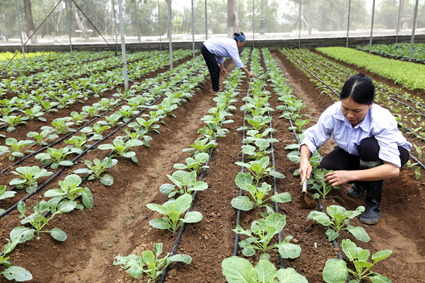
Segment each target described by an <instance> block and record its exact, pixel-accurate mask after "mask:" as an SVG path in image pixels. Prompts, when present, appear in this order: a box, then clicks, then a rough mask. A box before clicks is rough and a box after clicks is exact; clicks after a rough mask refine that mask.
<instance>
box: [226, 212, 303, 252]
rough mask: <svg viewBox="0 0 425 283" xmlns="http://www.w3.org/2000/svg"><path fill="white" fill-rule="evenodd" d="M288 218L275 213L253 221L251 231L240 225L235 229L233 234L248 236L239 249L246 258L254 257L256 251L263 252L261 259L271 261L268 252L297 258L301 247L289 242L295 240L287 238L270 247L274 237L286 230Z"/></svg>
mask: <svg viewBox="0 0 425 283" xmlns="http://www.w3.org/2000/svg"><path fill="white" fill-rule="evenodd" d="M285 225H286V216H285V215H281V214H280V213H273V214H270V215H269V216H267V217H266V218H265V219H260V220H256V221H253V222H252V224H251V230H244V229H243V228H242V227H241V226H240V225H238V226H237V227H236V229H233V232H235V233H237V234H242V235H246V236H248V238H247V239H246V240H243V241H240V242H239V247H241V248H243V250H242V253H243V254H244V255H245V256H253V255H254V254H255V251H256V250H259V251H262V252H263V255H262V256H261V259H267V260H268V259H269V258H270V255H269V254H267V251H269V250H272V249H277V250H278V252H279V254H280V255H281V256H282V258H292V259H293V258H297V257H299V256H300V254H301V247H300V246H299V245H295V244H291V243H289V241H290V240H291V239H292V238H293V237H292V236H287V237H286V238H285V239H284V240H283V241H281V242H278V243H277V244H274V245H270V241H271V240H272V238H273V236H274V235H276V234H278V233H280V231H282V230H283V228H285Z"/></svg>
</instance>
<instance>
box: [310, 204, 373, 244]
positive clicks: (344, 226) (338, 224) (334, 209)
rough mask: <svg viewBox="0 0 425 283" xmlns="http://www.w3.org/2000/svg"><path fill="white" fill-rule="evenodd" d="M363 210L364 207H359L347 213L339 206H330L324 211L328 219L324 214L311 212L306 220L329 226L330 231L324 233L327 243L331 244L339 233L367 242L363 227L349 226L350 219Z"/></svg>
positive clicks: (367, 238)
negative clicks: (343, 232) (346, 232)
mask: <svg viewBox="0 0 425 283" xmlns="http://www.w3.org/2000/svg"><path fill="white" fill-rule="evenodd" d="M364 210H365V208H364V206H359V207H358V208H357V209H356V210H354V211H347V210H346V209H345V208H344V207H342V206H339V205H331V206H328V208H327V209H326V211H327V213H328V214H329V216H330V218H329V216H328V215H326V213H323V212H320V211H311V212H310V214H309V215H308V216H307V220H309V219H314V220H316V221H317V222H318V223H320V224H322V225H323V226H330V227H331V229H328V230H327V231H326V235H327V236H328V241H329V242H331V241H333V240H335V239H336V238H338V237H339V232H340V231H344V230H346V231H348V232H350V233H351V234H352V235H353V236H354V237H355V238H356V239H357V240H359V241H362V242H369V241H370V238H369V235H368V234H367V232H366V230H365V229H364V228H363V227H355V226H352V225H349V224H350V219H353V218H354V217H356V216H358V215H360V214H361V213H362V212H363V211H364Z"/></svg>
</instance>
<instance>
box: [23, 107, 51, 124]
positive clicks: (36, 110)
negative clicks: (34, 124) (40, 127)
mask: <svg viewBox="0 0 425 283" xmlns="http://www.w3.org/2000/svg"><path fill="white" fill-rule="evenodd" d="M24 112H25V114H27V115H28V119H29V120H34V118H37V119H38V120H40V121H42V122H46V121H47V120H46V118H43V117H41V116H43V115H44V113H45V112H43V111H42V110H41V106H40V105H35V106H34V107H32V108H31V109H26V110H25V111H24Z"/></svg>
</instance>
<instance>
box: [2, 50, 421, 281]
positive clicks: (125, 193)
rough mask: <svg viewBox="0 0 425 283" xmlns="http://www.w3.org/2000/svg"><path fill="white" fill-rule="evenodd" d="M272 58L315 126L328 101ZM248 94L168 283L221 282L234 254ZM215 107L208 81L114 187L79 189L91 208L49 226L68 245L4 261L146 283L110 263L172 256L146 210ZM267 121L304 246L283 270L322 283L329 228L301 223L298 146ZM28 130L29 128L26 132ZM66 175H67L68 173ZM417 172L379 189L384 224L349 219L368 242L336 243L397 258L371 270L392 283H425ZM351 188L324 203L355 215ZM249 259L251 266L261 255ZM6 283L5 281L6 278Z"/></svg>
mask: <svg viewBox="0 0 425 283" xmlns="http://www.w3.org/2000/svg"><path fill="white" fill-rule="evenodd" d="M273 56H274V58H275V59H276V61H277V62H278V64H279V66H280V68H281V69H282V72H283V73H284V75H285V76H286V78H287V79H288V83H290V84H291V85H292V88H293V94H294V95H296V96H297V97H298V98H299V99H302V100H303V101H304V102H305V103H306V105H307V107H305V108H304V109H303V112H304V113H308V114H310V115H311V116H312V121H311V122H310V124H309V126H311V125H313V124H314V123H315V122H317V119H318V118H319V116H320V114H321V113H322V112H323V111H324V110H325V109H326V108H327V107H328V106H330V105H331V104H332V103H333V101H332V100H331V99H330V98H329V97H328V96H325V95H320V91H319V90H317V89H316V88H315V86H314V83H313V82H311V81H310V80H309V79H308V78H307V77H306V76H305V75H304V74H303V73H302V72H301V71H300V70H298V69H296V68H295V67H294V66H293V65H292V63H290V62H289V61H288V60H286V59H285V57H284V56H283V54H282V53H280V52H275V53H273ZM225 65H226V70H227V71H228V72H227V73H230V72H231V71H232V69H233V68H234V64H233V62H232V60H227V61H226V62H225ZM371 76H372V77H373V78H374V79H376V80H378V79H379V78H377V77H375V76H374V75H371ZM221 79H223V78H221ZM221 87H222V85H221ZM247 90H248V84H247V79H245V81H244V83H243V84H242V86H241V92H240V93H239V95H238V97H237V99H238V101H237V102H236V103H234V106H236V107H237V110H234V111H233V114H234V115H233V116H232V117H231V119H232V120H234V123H231V124H226V125H227V127H228V129H229V130H230V133H229V134H227V136H226V137H225V138H221V139H219V140H218V146H217V148H216V149H215V150H214V151H213V154H212V159H211V162H210V164H209V166H210V168H209V169H208V170H207V171H206V174H205V177H204V180H203V181H205V182H207V183H208V186H209V188H208V189H207V190H205V191H201V192H199V193H198V194H197V197H196V200H195V203H194V206H193V210H194V211H199V212H201V213H202V214H203V215H204V219H203V221H201V222H199V223H195V224H190V225H187V227H186V229H185V231H184V233H183V236H182V239H181V241H180V244H179V246H178V253H185V254H188V255H190V256H191V257H192V259H193V261H192V263H191V264H190V265H185V264H183V263H177V264H172V265H170V269H169V271H168V274H167V277H166V280H165V281H166V282H190V283H192V282H197V283H198V282H199V283H204V282H205V283H206V282H223V283H224V282H226V280H225V278H224V276H223V275H222V269H221V262H222V261H223V259H224V258H227V257H230V256H232V255H233V247H234V239H235V233H234V232H233V231H232V229H234V228H235V223H236V211H235V209H233V208H232V207H231V205H230V202H231V200H232V199H233V198H234V197H236V196H237V195H238V193H239V189H238V188H237V187H236V185H235V183H234V180H235V177H236V175H237V174H238V173H239V172H240V170H241V169H240V167H239V166H237V165H235V162H238V161H241V158H242V156H241V148H240V146H241V145H242V132H241V131H236V129H237V128H239V127H241V126H242V123H243V112H242V111H240V110H239V108H240V106H241V105H242V104H243V101H242V98H243V97H244V96H245V95H246V92H247ZM268 90H269V91H271V92H272V98H271V99H270V104H271V107H272V108H276V106H277V105H280V104H281V102H279V101H278V100H277V95H276V94H275V93H274V92H273V90H272V89H268ZM214 105H215V102H214V101H213V100H212V95H211V83H210V80H209V77H208V79H207V81H206V82H205V83H204V84H203V85H202V87H201V88H200V89H199V90H198V91H197V93H196V95H195V96H194V97H193V98H192V99H190V100H189V101H188V102H186V103H182V105H181V106H179V108H178V109H177V110H175V111H174V112H173V114H175V115H176V117H175V118H173V117H167V118H165V119H164V122H165V125H161V127H160V129H159V131H160V132H161V134H159V135H158V134H150V136H151V137H152V138H153V140H152V141H151V142H150V144H151V146H150V147H138V148H136V150H135V151H136V153H137V158H138V160H139V162H138V163H137V164H135V163H133V162H131V161H129V160H125V159H123V158H118V159H119V162H118V165H117V166H115V167H112V168H111V169H109V170H108V173H109V174H111V175H112V176H113V177H114V179H115V183H114V184H113V185H112V186H110V187H105V186H103V185H102V184H101V183H100V182H99V181H98V180H94V181H90V182H87V183H84V185H85V186H87V187H89V188H90V190H91V191H92V193H93V197H94V207H93V208H92V209H90V210H89V209H84V210H83V211H73V212H71V213H68V214H64V215H59V216H55V218H54V219H53V221H52V223H51V224H50V227H51V228H53V227H58V228H61V229H62V230H64V231H65V232H66V233H67V234H68V239H67V240H66V241H65V242H62V243H59V242H57V241H55V240H53V239H52V238H51V237H49V236H48V235H47V234H43V235H41V238H40V240H36V239H33V240H31V241H29V242H26V243H23V244H20V245H18V246H17V247H16V249H15V250H14V251H13V252H12V253H11V254H10V256H11V259H10V261H11V263H12V265H17V266H22V267H24V268H26V269H27V270H29V271H30V272H31V273H32V275H33V277H34V280H33V281H32V282H117V283H118V282H119V283H124V282H146V281H147V280H138V279H133V278H131V276H130V275H129V274H128V273H126V272H125V271H124V270H123V269H122V268H120V267H118V266H114V265H113V260H114V258H115V257H116V256H117V255H118V254H120V255H122V256H126V255H130V254H137V255H139V256H140V255H141V253H142V252H143V251H144V250H147V249H151V250H152V246H153V244H154V243H157V242H161V243H163V244H164V249H163V251H164V253H167V252H169V251H171V249H172V246H173V245H174V242H175V238H176V235H177V233H174V234H173V233H171V232H169V231H163V230H157V229H155V228H153V227H151V226H150V225H149V221H150V220H151V219H153V218H158V217H159V214H157V213H155V212H152V211H151V210H149V209H147V208H146V204H148V203H158V204H162V203H164V202H165V201H167V199H168V198H167V196H165V195H163V194H161V193H160V192H159V190H158V188H159V186H160V185H162V184H164V183H167V182H169V180H168V178H167V174H172V173H173V172H174V171H175V169H174V168H173V164H175V163H182V162H184V160H185V158H187V157H188V156H189V155H188V153H186V152H182V150H183V149H184V148H187V147H188V146H189V145H190V144H192V143H193V142H194V141H195V140H196V139H197V138H198V137H199V134H198V133H197V131H198V129H199V128H201V127H203V126H204V125H205V124H204V123H203V121H201V120H200V119H201V118H202V117H203V116H204V115H206V114H208V110H209V109H210V108H211V107H213V106H214ZM271 114H272V116H273V127H274V128H275V129H276V130H277V131H276V132H275V133H273V137H274V138H276V139H278V140H279V142H278V143H275V144H274V148H275V160H276V170H277V171H278V172H281V173H283V174H284V175H285V176H286V178H285V179H278V181H277V190H278V192H279V193H281V192H289V193H291V195H292V201H291V202H289V203H285V204H281V205H280V206H279V211H280V213H282V214H285V215H286V217H287V224H286V227H285V229H284V230H283V232H282V236H283V238H284V237H286V236H288V235H291V236H293V237H294V239H292V240H291V241H292V242H293V243H297V244H299V245H300V246H301V248H302V252H301V256H300V257H299V258H297V259H294V260H284V264H285V267H292V268H295V269H296V270H297V271H298V272H299V273H300V274H302V275H304V276H305V277H306V278H307V280H308V281H309V282H324V281H323V279H322V275H321V273H322V271H323V267H324V264H325V262H326V260H327V259H329V258H333V257H336V254H337V251H336V250H335V248H334V247H333V246H332V244H331V243H329V242H328V241H327V236H326V235H325V229H326V228H325V227H323V226H321V225H319V224H317V223H316V222H315V221H313V220H309V221H307V220H305V219H306V217H307V215H308V214H309V212H310V210H306V209H302V208H301V205H300V203H299V201H298V198H299V194H300V190H301V186H300V184H299V179H298V178H297V177H294V176H293V172H294V171H295V170H296V169H297V164H294V163H292V162H290V161H289V159H287V157H286V155H287V154H288V151H287V150H285V149H284V148H285V146H287V145H289V144H293V143H296V141H295V138H294V135H293V134H292V132H291V131H289V130H288V127H289V123H288V121H287V120H285V119H278V117H279V116H280V111H274V112H271ZM57 115H58V116H57V117H60V116H62V115H59V114H57ZM52 118H53V117H52ZM31 123H32V122H29V123H28V124H27V125H26V126H28V127H30V125H31ZM333 146H334V144H333V143H332V142H328V143H326V144H325V145H323V146H322V147H321V149H320V152H321V154H322V155H325V154H327V153H329V152H330V151H331V150H332V149H333ZM106 154H107V153H106V152H105V153H100V151H92V152H90V153H89V154H88V155H89V156H88V159H92V158H94V157H97V158H102V157H103V156H104V155H106ZM2 167H3V165H2ZM0 169H1V168H0ZM73 170H74V168H73ZM70 172H71V171H70V170H68V171H67V173H68V174H69V173H70ZM413 172H414V170H413V169H409V170H405V169H403V170H402V171H401V173H400V176H399V177H398V178H392V179H389V180H386V181H385V182H384V195H383V200H382V205H381V208H382V216H381V221H380V222H379V223H378V224H377V225H374V226H365V225H362V224H361V223H360V222H359V221H358V219H354V220H352V224H353V225H355V226H362V227H364V228H365V229H366V231H367V232H368V233H369V235H370V237H371V241H370V242H369V243H361V242H358V241H357V240H356V239H354V238H353V237H352V236H351V234H349V233H347V232H342V233H341V236H342V237H340V238H341V239H343V238H349V239H351V240H352V241H354V242H355V243H356V244H357V245H358V246H361V247H362V248H366V249H369V250H370V251H371V254H373V253H375V252H377V251H379V250H382V249H391V250H393V254H392V255H391V257H390V258H388V259H386V260H384V261H382V262H380V263H379V264H377V266H376V267H375V268H374V269H373V270H374V271H375V272H378V273H380V274H383V275H385V276H387V277H389V278H390V279H391V280H392V281H393V282H425V280H424V279H423V278H425V251H424V248H423V247H424V246H425V243H424V239H425V237H424V236H425V205H424V204H425V192H424V186H425V179H424V178H425V174H423V175H424V176H423V177H421V179H420V180H419V181H416V180H415V178H414V173H413ZM63 175H65V174H63ZM269 181H270V180H269ZM54 187H55V185H50V186H48V187H47V188H45V189H44V190H43V191H42V192H40V195H39V196H36V197H35V199H34V200H30V201H27V203H28V205H29V206H30V204H32V205H33V204H34V203H35V202H36V201H39V200H40V199H42V198H43V197H42V195H43V194H44V192H45V190H47V189H51V188H54ZM348 189H349V185H344V186H342V188H341V189H340V190H334V191H333V192H332V194H334V195H336V196H339V197H341V198H343V199H344V200H345V203H342V202H340V201H339V200H337V199H327V200H324V201H323V205H324V206H325V207H326V206H329V205H332V204H340V205H343V206H344V207H346V209H347V210H355V209H356V208H357V207H358V206H360V205H363V203H364V197H362V198H360V199H351V198H349V197H347V196H346V195H345V192H346V191H347V190H348ZM37 199H38V200H37ZM17 215H18V213H17V212H16V211H15V212H12V213H10V214H9V215H8V216H7V217H5V218H2V219H1V220H0V221H1V222H0V223H1V229H0V233H1V234H0V237H1V239H2V241H3V244H5V243H6V241H5V240H4V239H5V238H6V237H9V236H8V235H9V232H10V230H11V229H13V227H15V226H17V225H19V223H18V221H19V219H18V217H17ZM256 219H258V210H257V211H255V210H254V211H250V212H242V213H241V225H242V227H243V228H245V229H246V228H249V227H250V225H251V222H252V221H253V220H256ZM339 244H340V242H339ZM238 255H240V249H239V250H238ZM248 259H249V260H252V261H254V262H256V261H257V260H258V255H257V256H254V257H250V258H248ZM271 260H272V261H273V262H274V263H275V265H276V266H277V263H278V258H277V256H276V255H273V254H272V257H271ZM3 281H4V282H6V280H5V279H3V280H2V281H1V282H3Z"/></svg>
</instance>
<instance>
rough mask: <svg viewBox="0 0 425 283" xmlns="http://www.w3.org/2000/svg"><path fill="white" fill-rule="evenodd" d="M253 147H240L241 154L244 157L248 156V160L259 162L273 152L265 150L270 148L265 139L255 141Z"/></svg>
mask: <svg viewBox="0 0 425 283" xmlns="http://www.w3.org/2000/svg"><path fill="white" fill-rule="evenodd" d="M254 144H255V146H256V147H257V148H256V147H255V146H252V145H243V146H242V153H244V154H246V155H250V156H249V158H250V159H255V160H260V159H261V158H263V157H264V156H266V155H267V154H270V153H272V152H273V150H272V149H270V150H267V149H268V148H269V147H270V141H269V140H266V139H257V140H255V142H254Z"/></svg>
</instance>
